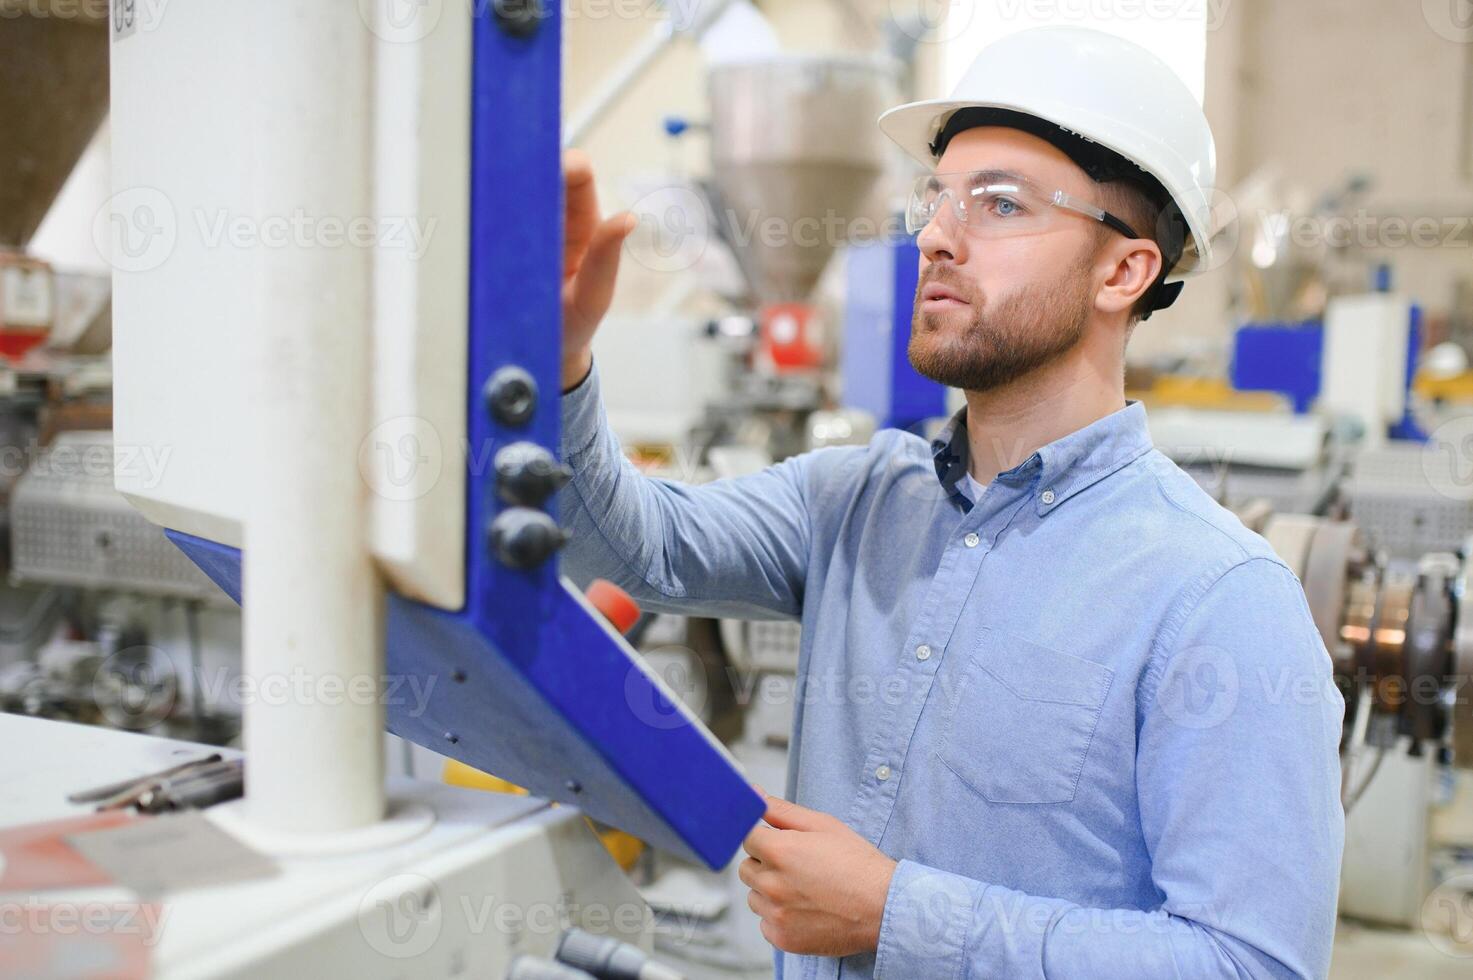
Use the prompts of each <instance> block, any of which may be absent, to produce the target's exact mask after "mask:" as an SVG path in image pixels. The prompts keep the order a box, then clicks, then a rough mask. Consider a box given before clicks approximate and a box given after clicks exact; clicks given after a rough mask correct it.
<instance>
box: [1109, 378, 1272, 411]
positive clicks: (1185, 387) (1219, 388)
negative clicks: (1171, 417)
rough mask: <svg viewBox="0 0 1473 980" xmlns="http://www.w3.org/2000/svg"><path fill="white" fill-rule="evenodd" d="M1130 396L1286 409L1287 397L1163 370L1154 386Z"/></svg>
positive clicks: (1152, 401) (1154, 401)
mask: <svg viewBox="0 0 1473 980" xmlns="http://www.w3.org/2000/svg"><path fill="white" fill-rule="evenodd" d="M1126 397H1127V398H1130V399H1131V400H1133V401H1142V402H1145V404H1146V407H1147V408H1151V407H1153V406H1167V405H1177V406H1181V407H1183V408H1208V409H1217V410H1220V411H1225V412H1276V411H1282V410H1283V407H1284V399H1283V397H1282V396H1280V395H1277V394H1275V393H1273V392H1271V391H1239V390H1238V389H1236V388H1234V387H1233V386H1232V385H1230V384H1228V383H1227V382H1226V381H1224V380H1222V379H1221V378H1194V377H1190V376H1188V375H1177V374H1163V375H1160V376H1159V377H1157V378H1156V379H1155V382H1154V383H1153V384H1152V385H1151V387H1150V388H1143V389H1132V390H1130V391H1127V392H1126Z"/></svg>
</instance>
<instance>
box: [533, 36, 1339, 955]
mask: <svg viewBox="0 0 1473 980" xmlns="http://www.w3.org/2000/svg"><path fill="white" fill-rule="evenodd" d="M881 125H882V126H883V127H884V128H885V130H886V131H887V132H888V133H889V134H890V135H892V136H893V137H895V138H896V139H897V141H899V142H900V143H901V144H902V145H903V146H905V147H906V148H907V149H909V150H910V151H911V152H912V153H913V154H915V155H917V156H919V157H922V158H925V159H928V160H930V162H932V164H933V165H934V167H935V171H936V172H935V175H934V176H933V177H931V178H926V179H923V180H922V181H920V182H919V183H918V185H917V187H916V191H915V194H914V195H913V197H912V200H911V204H910V212H909V221H910V226H911V227H912V228H913V229H917V230H919V232H920V236H919V245H920V249H921V252H922V256H923V257H922V275H921V279H920V283H921V285H920V290H919V295H918V296H917V304H916V313H915V324H914V330H913V337H912V340H911V346H910V356H911V360H912V362H913V363H914V364H915V366H916V368H917V369H918V370H920V371H921V372H923V373H925V374H927V375H929V376H930V377H933V378H935V379H937V380H939V381H942V382H944V383H946V384H949V385H955V386H958V387H960V388H962V389H964V391H965V394H966V402H967V407H966V409H965V411H963V412H962V413H960V414H959V415H958V416H957V417H956V418H955V419H953V420H952V422H951V424H950V425H949V426H948V427H947V428H946V429H945V430H944V431H943V433H942V435H941V437H940V438H939V439H938V440H937V441H936V442H935V443H934V444H931V445H928V444H927V443H925V442H924V441H922V440H921V439H918V438H916V437H915V436H913V435H910V434H907V433H902V432H896V431H888V432H882V433H880V434H878V435H877V436H876V437H875V438H874V439H873V440H872V441H871V442H870V444H869V445H868V446H867V447H845V448H833V449H825V450H820V451H818V452H813V453H808V454H805V455H802V456H798V457H795V458H793V459H789V460H787V461H785V462H783V463H781V464H779V465H777V466H774V467H771V468H770V469H768V470H766V471H764V472H762V473H759V474H756V475H753V476H749V477H744V478H741V479H735V480H724V481H719V482H717V483H714V484H711V485H708V486H702V487H692V486H684V485H679V484H674V483H668V482H664V481H659V480H652V479H645V478H643V477H641V476H639V475H638V474H637V473H636V472H635V471H634V469H633V468H632V467H630V466H629V465H628V464H626V463H625V462H624V461H623V460H622V457H621V455H620V451H619V447H618V444H617V442H616V441H615V439H614V438H613V436H612V435H611V434H610V432H609V430H608V427H607V424H606V422H605V419H604V416H603V413H602V409H601V406H600V402H599V395H598V377H597V372H596V371H594V370H593V367H592V358H591V355H590V353H589V348H588V343H589V340H590V338H591V337H592V335H593V331H594V329H595V327H596V326H597V322H598V320H599V318H600V317H601V316H602V314H603V312H604V311H605V309H606V308H607V306H608V302H609V295H610V292H611V290H612V287H613V280H614V271H615V268H616V264H617V259H618V252H619V247H620V243H621V241H622V240H623V237H624V235H625V234H626V233H627V231H628V229H629V226H630V221H629V218H628V216H627V215H626V216H618V217H615V218H612V219H609V220H607V221H603V222H599V220H598V209H597V204H596V203H595V201H594V199H593V190H592V176H591V173H590V172H589V170H588V165H587V162H586V161H584V160H582V159H580V158H573V159H570V161H569V163H568V173H567V183H568V262H567V269H568V275H567V278H566V280H565V282H566V293H565V315H566V325H565V341H566V348H565V351H566V358H567V360H566V365H565V368H564V373H563V382H564V388H565V391H566V395H565V397H564V399H563V423H564V434H563V449H564V453H565V456H566V458H567V460H568V461H569V463H570V464H571V466H572V467H573V469H574V471H575V473H576V475H575V476H574V478H573V480H572V482H571V483H570V485H569V486H568V487H567V488H565V489H564V491H563V497H562V501H561V503H562V507H563V511H562V512H563V514H564V515H565V517H566V518H567V519H568V520H569V522H570V523H571V525H572V527H573V532H574V537H573V541H572V544H571V545H570V547H569V551H568V554H567V559H566V567H567V568H569V569H570V570H571V571H572V572H573V573H574V574H575V575H577V576H579V577H582V578H588V577H592V576H594V575H599V576H603V577H606V578H610V579H612V580H614V581H616V582H617V583H619V584H620V585H622V586H624V587H625V588H626V589H628V590H630V591H631V592H632V593H633V594H634V595H635V596H636V597H637V598H639V599H641V600H643V602H644V603H645V604H647V605H648V606H650V607H651V608H655V609H670V610H680V611H685V612H698V613H704V614H708V615H721V616H750V617H795V618H800V619H801V621H802V624H803V646H802V653H801V658H800V663H799V675H800V694H799V696H798V698H797V707H796V720H795V726H794V733H793V741H792V752H791V770H790V776H789V784H788V793H787V795H788V797H789V799H791V800H794V801H795V802H793V803H789V802H785V801H782V800H778V799H775V798H774V799H771V800H770V807H769V812H768V814H767V817H766V820H765V824H764V825H762V826H759V827H758V828H757V829H755V830H753V831H752V833H751V835H750V837H749V838H748V840H747V843H746V850H747V853H748V854H749V857H748V858H747V859H746V860H745V861H744V862H743V864H742V866H741V869H740V874H741V877H742V880H743V881H744V882H746V883H747V884H748V885H749V886H750V888H751V895H750V905H751V907H752V909H753V910H754V911H755V912H756V913H757V914H758V915H760V916H761V917H762V930H763V933H764V935H766V936H767V938H768V939H769V940H770V941H771V942H772V943H773V945H774V946H776V947H777V948H778V949H779V950H782V951H784V954H783V955H780V956H779V970H780V973H781V975H782V976H783V977H787V978H793V977H801V978H810V977H834V976H838V975H840V974H842V975H843V976H846V977H865V976H875V977H893V978H907V980H910V978H919V977H946V978H954V977H1051V978H1055V980H1058V978H1089V980H1098V978H1102V977H1130V978H1152V977H1174V978H1190V980H1202V978H1209V977H1319V976H1324V975H1325V973H1326V971H1327V970H1328V967H1329V961H1330V945H1331V938H1332V935H1333V931H1334V920H1335V902H1336V891H1337V880H1338V874H1339V862H1340V851H1341V843H1342V836H1343V815H1342V812H1341V808H1340V802H1339V796H1338V792H1339V764H1338V757H1337V753H1336V750H1337V745H1338V741H1339V737H1340V728H1341V722H1342V710H1343V705H1342V703H1341V700H1340V698H1339V695H1338V694H1337V693H1336V692H1335V690H1334V687H1333V684H1332V683H1331V667H1330V661H1329V658H1328V656H1327V654H1326V652H1325V649H1324V647H1323V645H1322V643H1321V641H1320V639H1319V635H1318V633H1317V632H1316V630H1315V626H1314V623H1313V621H1312V619H1311V617H1310V614H1309V611H1308V609H1307V607H1306V604H1305V601H1304V597H1303V593H1302V591H1301V589H1300V586H1299V583H1298V582H1297V580H1296V579H1295V578H1294V575H1293V574H1292V572H1290V571H1289V569H1288V568H1287V567H1286V566H1285V565H1284V564H1283V563H1282V562H1280V561H1279V560H1278V559H1277V558H1276V557H1275V556H1274V554H1273V552H1272V551H1271V550H1270V549H1269V547H1268V546H1267V544H1266V543H1265V542H1264V541H1263V540H1262V539H1261V538H1259V537H1257V536H1256V535H1254V534H1252V533H1250V532H1249V531H1247V530H1246V529H1245V528H1244V527H1243V525H1242V524H1241V523H1240V522H1238V521H1237V519H1236V518H1234V517H1233V516H1232V515H1231V514H1229V513H1227V512H1226V511H1224V510H1223V509H1221V508H1220V507H1218V506H1217V505H1216V504H1215V503H1214V502H1213V501H1212V500H1211V499H1210V498H1209V497H1208V496H1207V495H1206V494H1204V493H1203V492H1202V491H1201V490H1200V489H1199V488H1198V487H1197V486H1196V485H1195V484H1194V483H1193V482H1192V480H1191V479H1190V478H1188V477H1187V476H1186V475H1184V474H1183V473H1182V472H1181V471H1180V470H1178V469H1177V468H1176V467H1175V466H1174V465H1172V464H1171V463H1170V462H1169V461H1168V460H1167V459H1166V458H1165V457H1163V456H1162V455H1160V454H1159V453H1157V452H1156V451H1155V450H1153V449H1152V448H1151V444H1150V440H1149V435H1148V433H1147V430H1146V419H1145V412H1144V410H1143V408H1142V407H1141V406H1140V405H1139V404H1127V403H1126V402H1125V399H1124V394H1123V380H1122V379H1123V361H1124V351H1125V345H1126V341H1127V339H1128V337H1129V334H1130V332H1131V329H1132V327H1133V326H1134V324H1135V323H1136V321H1137V320H1138V319H1140V318H1142V317H1144V316H1148V315H1149V314H1150V312H1151V311H1152V310H1153V309H1158V308H1160V307H1162V306H1165V305H1168V304H1169V303H1170V302H1171V301H1172V300H1173V299H1174V298H1175V296H1176V293H1177V292H1178V291H1179V290H1180V285H1179V284H1177V283H1168V282H1167V281H1166V276H1167V274H1168V273H1169V272H1171V271H1175V272H1176V273H1178V274H1180V273H1183V272H1186V271H1189V270H1190V269H1191V268H1193V267H1194V266H1200V265H1201V264H1203V263H1204V262H1205V259H1206V256H1207V255H1208V254H1209V249H1210V243H1209V234H1210V231H1211V229H1210V228H1208V227H1207V226H1206V219H1205V214H1206V208H1205V207H1204V206H1203V205H1204V202H1205V201H1206V198H1207V194H1208V191H1209V188H1210V184H1211V181H1212V180H1213V172H1214V161H1213V149H1212V139H1211V133H1210V132H1209V130H1208V128H1207V123H1206V120H1205V119H1204V118H1203V117H1202V113H1201V110H1200V108H1199V107H1198V106H1197V104H1196V102H1195V100H1194V98H1193V97H1192V95H1191V94H1190V92H1188V91H1187V90H1186V88H1185V87H1184V86H1183V85H1182V84H1181V82H1180V81H1179V80H1178V79H1177V78H1176V76H1175V75H1174V74H1173V73H1172V72H1171V71H1170V69H1168V68H1167V67H1166V66H1165V65H1164V64H1162V63H1161V62H1160V61H1159V60H1157V59H1156V58H1154V57H1153V56H1152V55H1150V54H1149V53H1148V52H1146V51H1144V50H1143V49H1141V48H1139V47H1137V46H1135V45H1132V44H1129V43H1127V42H1124V41H1121V40H1117V39H1114V38H1111V37H1108V36H1105V35H1103V34H1099V33H1096V32H1092V31H1084V30H1077V29H1041V30H1038V31H1030V32H1025V33H1021V34H1018V35H1014V36H1013V37H1010V38H1007V39H1004V40H1002V41H998V42H996V43H995V44H993V45H991V46H989V47H988V48H987V49H985V50H984V51H983V52H982V53H981V55H980V56H979V57H978V59H977V62H976V64H975V65H974V66H973V68H972V69H971V71H970V72H969V73H968V75H967V77H966V78H965V79H964V80H963V82H962V84H961V86H960V87H959V89H958V91H957V93H956V95H955V96H954V98H953V99H951V100H944V101H937V102H928V103H919V104H916V105H911V106H904V107H901V108H900V109H896V110H894V111H892V112H891V113H888V114H886V116H885V117H883V118H882V120H881Z"/></svg>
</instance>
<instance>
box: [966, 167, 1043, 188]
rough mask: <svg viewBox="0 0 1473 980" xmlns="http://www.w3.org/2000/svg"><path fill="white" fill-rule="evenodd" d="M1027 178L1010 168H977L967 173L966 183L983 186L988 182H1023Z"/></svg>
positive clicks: (972, 185)
mask: <svg viewBox="0 0 1473 980" xmlns="http://www.w3.org/2000/svg"><path fill="white" fill-rule="evenodd" d="M1027 182H1028V178H1026V177H1024V176H1023V175H1022V174H1020V173H1017V172H1015V171H1012V170H977V171H974V172H972V173H970V174H968V175H967V183H968V185H969V186H971V187H985V186H986V185H988V184H1025V183H1027Z"/></svg>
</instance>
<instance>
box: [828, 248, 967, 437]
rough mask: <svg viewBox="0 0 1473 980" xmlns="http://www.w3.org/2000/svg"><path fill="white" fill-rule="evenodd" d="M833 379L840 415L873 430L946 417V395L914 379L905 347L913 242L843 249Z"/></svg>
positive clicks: (913, 279) (914, 275)
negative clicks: (871, 424)
mask: <svg viewBox="0 0 1473 980" xmlns="http://www.w3.org/2000/svg"><path fill="white" fill-rule="evenodd" d="M845 271H846V273H847V275H846V281H847V283H848V293H847V296H846V302H845V304H844V345H843V346H844V351H843V359H842V364H841V365H840V371H841V376H842V378H843V384H844V396H843V402H844V406H845V407H846V408H858V409H862V410H864V411H866V412H869V413H870V414H871V415H873V416H874V417H875V419H876V421H877V423H878V424H879V426H880V427H881V428H896V429H911V428H914V427H915V426H917V425H919V424H921V423H923V422H925V421H926V420H928V419H933V418H936V417H937V416H940V415H944V414H945V412H946V388H945V387H944V386H942V385H940V384H937V383H936V382H935V381H932V380H930V379H929V378H924V377H922V376H921V375H919V374H917V373H916V370H915V368H913V367H911V366H910V359H909V357H908V356H907V355H906V348H907V347H908V346H909V344H910V328H911V318H912V316H913V313H914V309H915V294H916V283H917V281H918V279H919V276H920V251H919V249H918V248H917V247H916V243H915V239H913V238H903V239H900V240H897V241H890V242H878V243H870V244H864V245H854V246H851V247H850V249H849V251H848V256H847V265H846V268H845Z"/></svg>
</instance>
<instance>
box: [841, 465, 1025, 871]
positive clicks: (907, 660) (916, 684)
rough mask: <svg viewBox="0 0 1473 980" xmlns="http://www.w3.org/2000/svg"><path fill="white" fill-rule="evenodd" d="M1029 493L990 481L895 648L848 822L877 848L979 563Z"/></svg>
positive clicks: (962, 523)
mask: <svg viewBox="0 0 1473 980" xmlns="http://www.w3.org/2000/svg"><path fill="white" fill-rule="evenodd" d="M1028 497H1029V494H1028V491H1026V490H1019V489H1016V488H1014V489H1013V490H1012V492H1011V493H1009V492H1008V488H1005V487H998V486H994V487H993V488H991V489H989V491H988V493H987V494H986V495H985V496H984V497H983V499H982V501H981V502H980V503H979V505H978V506H976V507H973V508H972V509H971V511H970V512H969V513H967V514H965V515H963V516H962V517H961V519H960V520H959V521H958V522H957V525H956V527H955V529H953V530H952V532H951V533H950V534H949V535H948V537H947V541H946V547H945V549H944V550H943V552H942V556H941V561H940V563H939V565H938V566H937V568H936V573H935V575H933V576H932V578H931V583H930V585H929V587H928V588H927V589H926V595H925V599H924V600H923V601H922V604H921V614H920V615H919V616H918V617H916V621H915V623H914V624H913V625H912V626H911V629H910V632H909V634H907V636H906V638H905V641H904V644H903V646H902V648H901V649H900V650H899V651H898V657H897V661H896V664H895V669H894V670H893V671H892V672H891V675H890V676H889V677H887V678H884V679H883V681H882V684H881V688H882V689H883V690H886V691H890V690H895V691H897V692H898V696H896V697H894V698H893V699H892V698H887V703H886V707H885V712H884V718H883V720H882V721H881V723H880V724H878V725H877V726H876V727H875V728H874V735H873V736H872V737H871V742H870V745H869V747H868V751H867V752H866V754H865V760H864V763H863V770H862V771H861V772H860V773H859V780H858V784H859V789H858V792H857V793H856V794H855V796H854V802H853V805H852V807H851V810H850V813H849V814H848V818H847V820H846V823H848V824H849V826H851V827H853V828H854V830H855V831H856V832H858V833H859V834H861V835H862V836H864V838H865V839H866V840H868V841H869V842H870V843H871V844H874V845H875V846H877V847H878V846H879V844H880V839H881V838H882V837H883V836H884V833H885V827H886V826H887V825H888V823H889V821H890V814H891V812H892V811H893V810H894V807H895V801H896V799H897V797H898V794H899V790H900V782H901V777H902V776H903V774H904V771H905V767H906V765H907V764H908V757H909V753H910V745H911V740H912V737H913V736H914V734H915V729H916V725H917V723H918V722H919V721H920V715H921V711H922V709H923V708H924V707H925V705H926V702H927V700H928V699H929V698H930V694H931V688H932V686H933V685H934V683H935V679H936V675H937V673H938V672H939V671H940V669H941V665H942V662H943V661H944V659H945V654H946V652H947V650H948V649H949V648H950V647H951V639H952V636H953V634H954V633H955V631H956V625H957V623H958V622H959V621H960V619H961V614H962V611H963V609H964V608H965V606H966V603H967V600H968V599H969V597H970V596H971V593H972V587H973V584H974V583H975V582H976V580H977V575H978V573H979V571H980V570H981V567H982V562H983V560H984V559H985V558H986V557H987V555H988V554H989V553H990V552H991V551H992V548H993V545H994V543H995V541H996V537H997V535H998V534H999V533H1000V532H1001V531H1002V530H1003V529H1004V528H1006V527H1007V525H1008V524H1010V523H1011V521H1012V518H1013V516H1014V515H1015V514H1016V513H1017V512H1018V510H1019V509H1020V508H1021V507H1022V505H1023V504H1024V503H1025V502H1026V501H1027V500H1028Z"/></svg>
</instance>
